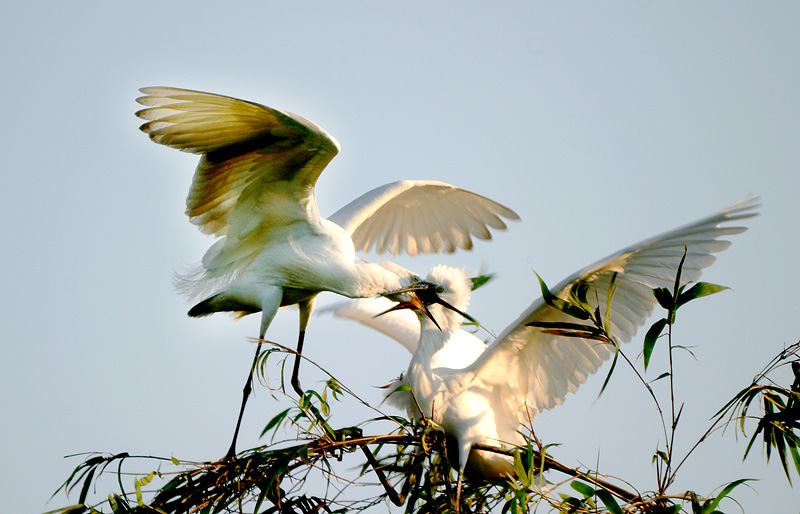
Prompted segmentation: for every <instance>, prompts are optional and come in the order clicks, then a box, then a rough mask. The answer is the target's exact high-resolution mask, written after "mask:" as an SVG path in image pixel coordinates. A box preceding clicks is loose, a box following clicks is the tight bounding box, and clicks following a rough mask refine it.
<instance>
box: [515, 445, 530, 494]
mask: <svg viewBox="0 0 800 514" xmlns="http://www.w3.org/2000/svg"><path fill="white" fill-rule="evenodd" d="M514 472H515V473H516V475H517V480H519V481H520V483H522V485H523V486H524V487H529V486H530V485H531V484H530V481H529V480H528V473H527V472H526V471H525V466H523V465H522V453H521V452H514Z"/></svg>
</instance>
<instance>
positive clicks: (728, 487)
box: [704, 478, 753, 512]
mask: <svg viewBox="0 0 800 514" xmlns="http://www.w3.org/2000/svg"><path fill="white" fill-rule="evenodd" d="M751 480H753V479H752V478H740V479H739V480H734V481H733V482H731V483H730V484H728V485H726V486H725V488H724V489H722V491H720V492H719V494H718V495H717V497H716V498H714V500H713V501H712V502H711V503H710V504H708V507H706V508H704V510H708V511H709V512H710V511H714V510H716V509H717V506H718V505H719V502H720V501H722V499H723V498H725V497H726V496H728V495H729V494H730V493H731V491H733V490H734V489H735V488H736V487H738V486H740V485H742V484H743V483H745V482H750V481H751Z"/></svg>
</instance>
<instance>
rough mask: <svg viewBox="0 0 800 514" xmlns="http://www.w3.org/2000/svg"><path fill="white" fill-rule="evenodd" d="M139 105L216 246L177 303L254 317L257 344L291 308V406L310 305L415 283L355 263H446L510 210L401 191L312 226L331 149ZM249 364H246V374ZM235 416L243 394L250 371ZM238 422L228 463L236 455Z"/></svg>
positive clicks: (229, 113) (233, 105) (244, 105)
mask: <svg viewBox="0 0 800 514" xmlns="http://www.w3.org/2000/svg"><path fill="white" fill-rule="evenodd" d="M140 91H141V92H142V93H144V95H145V96H142V97H140V98H137V102H139V103H140V104H142V105H144V106H145V107H146V108H144V109H142V110H140V111H138V112H137V113H136V115H137V116H138V117H139V118H142V119H144V120H146V123H144V124H143V125H142V126H141V127H140V128H141V130H142V131H143V132H145V133H146V134H147V135H148V136H149V137H150V139H151V140H153V141H154V142H156V143H158V144H161V145H165V146H169V147H172V148H177V149H179V150H182V151H185V152H190V153H194V154H199V155H201V157H200V162H199V164H198V165H197V168H196V170H195V173H194V179H193V181H192V185H191V187H190V190H189V195H188V197H187V199H186V214H187V215H188V216H189V219H190V221H191V222H192V223H193V224H195V225H197V226H198V227H199V228H200V230H202V231H203V232H205V233H208V234H210V235H213V236H216V237H217V238H218V240H217V241H216V242H215V243H214V244H213V245H212V246H211V247H210V248H209V249H208V251H207V252H206V253H205V255H204V256H203V259H202V265H201V266H200V267H199V268H198V269H197V271H196V272H194V273H190V274H188V275H186V276H184V277H183V278H182V280H180V284H179V286H180V288H181V289H182V290H183V292H185V293H187V294H189V295H190V296H192V297H195V298H203V299H202V301H200V302H199V303H197V304H196V305H195V306H194V307H192V308H191V310H189V315H190V316H206V315H208V314H212V313H215V312H223V311H228V312H235V313H238V314H240V315H246V314H251V313H256V312H261V325H260V329H259V334H258V337H259V344H258V348H257V349H256V358H257V356H258V354H259V352H260V347H261V341H262V340H263V339H264V336H265V334H266V332H267V328H268V327H269V325H270V323H271V321H272V320H273V318H274V316H275V314H276V312H277V311H278V309H279V308H280V307H283V306H287V305H294V304H297V305H298V306H299V308H300V331H299V336H298V343H297V356H296V357H295V363H294V367H293V373H292V379H291V384H292V386H293V388H294V389H295V390H296V391H297V393H298V394H300V395H302V394H303V391H302V389H301V387H300V384H299V380H298V368H299V364H300V360H299V357H298V356H299V355H300V353H301V352H302V347H303V341H304V336H305V331H306V327H307V324H308V320H309V316H310V315H311V312H312V310H313V305H314V298H315V296H316V295H317V294H318V293H319V292H321V291H332V292H334V293H338V294H340V295H344V296H347V297H353V298H355V297H370V296H374V295H378V294H382V293H386V292H389V291H393V290H397V289H399V288H401V287H403V286H404V285H407V284H408V281H409V277H410V276H412V275H413V274H412V273H411V272H409V271H407V270H404V269H402V268H401V267H399V266H396V265H392V264H384V265H379V264H374V263H370V262H364V261H361V260H359V259H356V256H355V251H356V249H358V250H361V251H367V250H369V249H370V248H371V247H372V246H373V245H374V246H375V250H376V252H377V253H381V252H383V251H389V252H390V253H392V254H398V253H400V252H406V253H408V254H409V255H415V254H417V253H429V252H453V251H455V250H456V249H457V248H461V249H470V248H471V247H472V238H473V237H475V238H478V239H491V233H490V228H494V229H505V228H506V224H505V223H504V221H503V218H505V219H508V220H515V219H518V216H517V215H516V214H515V213H514V212H513V211H512V210H510V209H508V208H506V207H504V206H502V205H500V204H498V203H496V202H494V201H492V200H490V199H488V198H485V197H483V196H481V195H478V194H475V193H472V192H469V191H466V190H463V189H459V188H457V187H454V186H452V185H449V184H445V183H442V182H435V181H427V180H402V181H398V182H393V183H390V184H386V185H384V186H381V187H378V188H376V189H374V190H372V191H370V192H368V193H366V194H364V195H362V196H361V197H359V198H357V199H356V200H354V201H353V202H351V203H350V204H348V205H346V206H344V207H343V208H342V209H340V210H339V211H337V212H336V213H334V214H333V215H332V216H330V217H329V218H328V219H325V218H323V217H321V216H320V214H319V211H318V210H317V203H316V200H315V196H314V186H315V184H316V182H317V179H318V177H319V175H320V173H322V170H323V169H324V168H325V166H326V165H327V164H328V163H329V162H330V161H331V159H333V157H334V156H335V155H336V154H337V153H338V151H339V144H338V143H337V142H336V140H335V139H334V138H333V137H331V136H330V135H328V133H327V132H325V131H324V130H323V129H322V128H320V127H318V126H317V125H315V124H314V123H312V122H310V121H308V120H306V119H305V118H303V117H301V116H298V115H295V114H291V113H289V112H285V111H280V110H277V109H272V108H269V107H265V106H263V105H259V104H256V103H252V102H248V101H244V100H238V99H235V98H230V97H227V96H221V95H216V94H211V93H203V92H198V91H190V90H184V89H175V88H167V87H148V88H143V89H141V90H140ZM255 363H256V359H254V361H253V367H254V366H255ZM253 367H251V372H250V376H249V377H248V380H247V382H246V384H245V389H244V391H243V399H242V407H241V410H240V415H239V422H240V421H241V412H243V411H244V406H245V403H246V400H247V397H248V395H249V393H250V388H251V385H250V384H251V378H252V370H253ZM239 422H237V428H236V431H235V433H234V440H233V443H232V445H231V448H230V451H229V455H233V454H234V453H235V443H236V436H237V434H238V430H239Z"/></svg>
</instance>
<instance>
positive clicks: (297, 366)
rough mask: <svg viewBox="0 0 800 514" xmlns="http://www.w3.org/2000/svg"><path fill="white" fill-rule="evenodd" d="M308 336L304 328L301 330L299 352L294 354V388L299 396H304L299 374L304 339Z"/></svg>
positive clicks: (292, 381) (298, 339) (292, 380)
mask: <svg viewBox="0 0 800 514" xmlns="http://www.w3.org/2000/svg"><path fill="white" fill-rule="evenodd" d="M305 338H306V332H305V331H304V330H301V331H300V335H299V336H298V338H297V354H296V355H295V356H294V366H293V367H292V379H291V381H290V382H291V384H292V389H294V390H295V392H296V393H297V395H298V396H300V397H302V396H303V388H302V387H300V379H299V378H298V375H299V374H300V358H301V357H300V355H301V353H302V352H303V340H304V339H305Z"/></svg>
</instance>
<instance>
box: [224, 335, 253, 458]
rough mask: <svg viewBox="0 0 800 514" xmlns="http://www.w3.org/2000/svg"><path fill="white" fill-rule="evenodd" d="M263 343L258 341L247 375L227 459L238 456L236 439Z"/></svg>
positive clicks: (226, 455) (251, 389) (251, 388)
mask: <svg viewBox="0 0 800 514" xmlns="http://www.w3.org/2000/svg"><path fill="white" fill-rule="evenodd" d="M261 341H262V339H259V340H258V346H256V354H255V356H254V357H253V364H252V365H251V366H250V374H249V375H247V382H245V384H244V389H242V406H241V408H240V409H239V419H237V420H236V430H234V431H233V441H231V447H230V448H229V449H228V453H226V454H225V459H230V458H233V456H234V455H236V439H237V438H238V437H239V427H240V426H241V425H242V416H243V415H244V406H245V405H247V398H249V397H250V393H251V392H252V391H253V372H254V371H255V369H256V363H257V362H258V356H259V355H260V354H261Z"/></svg>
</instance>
